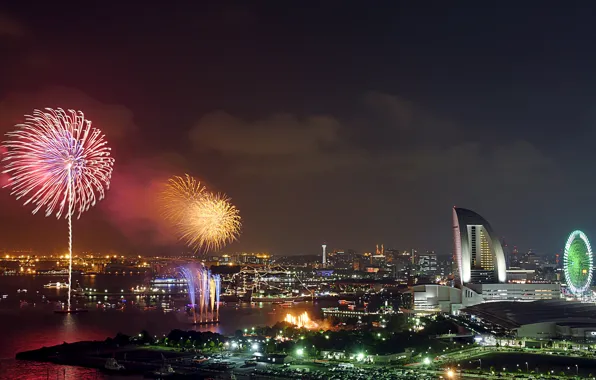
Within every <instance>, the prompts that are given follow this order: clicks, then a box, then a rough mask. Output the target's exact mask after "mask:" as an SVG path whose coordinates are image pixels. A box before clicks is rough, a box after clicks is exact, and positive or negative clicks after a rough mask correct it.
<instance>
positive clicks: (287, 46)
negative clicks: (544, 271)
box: [0, 2, 596, 254]
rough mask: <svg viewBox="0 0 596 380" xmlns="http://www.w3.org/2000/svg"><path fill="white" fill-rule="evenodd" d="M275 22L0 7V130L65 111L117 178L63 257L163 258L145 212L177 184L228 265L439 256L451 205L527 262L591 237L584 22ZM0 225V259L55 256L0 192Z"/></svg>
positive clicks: (239, 12) (256, 14)
mask: <svg viewBox="0 0 596 380" xmlns="http://www.w3.org/2000/svg"><path fill="white" fill-rule="evenodd" d="M289 8H292V7H284V6H280V5H276V4H275V3H274V2H272V3H270V4H269V5H268V6H266V7H265V6H263V7H261V6H258V5H233V4H222V3H221V2H205V3H202V4H200V5H196V4H194V5H193V4H183V5H181V7H180V8H179V9H175V8H167V9H164V10H158V9H145V10H144V11H143V13H142V14H139V10H138V8H137V7H136V6H134V5H131V4H119V3H110V2H105V3H102V4H101V6H100V5H90V10H89V11H88V12H87V13H86V14H85V15H84V16H80V15H77V16H76V17H74V16H73V15H74V14H75V13H76V12H77V7H76V6H73V4H69V2H63V3H61V4H51V5H50V4H39V5H37V6H36V7H33V9H30V7H27V6H25V5H23V4H18V3H14V4H6V5H3V6H2V7H1V8H0V52H1V53H2V55H3V57H6V59H4V60H3V63H2V64H3V70H0V73H1V74H0V89H1V90H0V115H1V116H0V132H2V133H5V132H7V131H9V130H11V129H12V128H13V126H14V125H15V123H17V122H19V121H21V120H22V117H23V115H24V114H27V113H30V112H31V111H32V110H33V109H34V108H41V107H46V106H47V107H59V106H62V107H64V108H80V109H81V110H82V111H83V112H85V115H87V116H88V117H89V118H90V120H93V122H94V125H97V126H98V127H99V128H101V129H102V130H103V131H105V133H106V136H107V137H108V138H109V139H110V143H111V145H112V146H113V150H114V154H117V156H118V158H119V165H118V167H117V168H116V169H115V171H114V176H113V183H112V189H111V190H110V193H109V194H108V196H107V197H106V200H105V201H102V202H100V203H99V204H98V205H97V207H95V208H94V209H92V210H90V211H89V212H88V213H87V214H86V215H85V218H83V219H81V221H80V222H79V223H78V224H77V235H76V239H77V241H75V245H76V246H79V247H82V248H84V249H85V250H97V251H106V252H109V251H116V252H123V253H129V252H141V251H142V252H148V253H158V252H164V251H168V250H176V249H178V248H176V247H177V246H176V244H175V237H173V236H171V235H170V234H168V232H167V230H166V229H165V228H164V226H163V225H161V224H160V223H159V221H157V220H156V212H155V210H153V209H152V207H151V204H150V202H149V201H148V199H150V195H148V192H150V191H152V190H154V187H153V186H154V185H155V181H161V180H163V179H164V178H167V177H169V176H171V175H180V174H181V173H185V172H189V173H190V174H191V175H194V176H197V177H198V178H201V180H203V181H206V182H207V184H208V185H209V186H210V187H211V188H213V189H214V191H225V192H226V194H227V195H228V196H229V197H230V198H231V199H232V200H233V202H234V204H235V205H237V207H238V209H239V210H240V211H241V212H242V215H243V218H244V220H245V223H244V227H243V231H242V235H241V237H240V239H239V240H238V242H236V243H233V244H232V245H231V246H230V250H233V251H263V250H265V251H270V252H276V253H277V252H279V253H285V254H300V253H304V252H315V251H316V250H318V248H320V244H321V242H323V241H328V242H330V244H331V243H332V242H341V243H340V244H338V245H341V246H342V247H351V248H354V249H356V250H360V251H364V250H366V249H367V247H370V246H371V245H372V244H376V243H377V242H378V243H381V242H383V243H385V244H386V246H396V247H419V249H434V250H436V251H437V252H438V253H440V254H444V253H445V252H446V250H447V249H450V247H451V231H450V230H449V229H448V228H446V227H445V226H446V225H448V223H449V221H450V218H449V215H448V210H449V208H451V207H452V206H453V205H457V206H462V207H466V208H469V209H473V210H477V211H478V212H479V213H480V214H482V215H485V216H486V217H487V218H488V219H489V220H490V221H491V223H493V224H494V225H497V226H499V234H500V235H499V236H500V237H502V236H506V237H507V241H508V242H510V244H511V245H515V246H518V247H523V250H527V249H530V248H533V249H534V250H535V251H537V252H542V253H545V254H550V253H554V252H558V251H560V250H561V249H562V247H561V243H560V242H561V241H563V240H564V238H565V236H566V234H567V231H570V230H574V229H577V228H581V229H582V230H585V231H586V233H587V234H588V235H593V233H592V232H593V231H596V220H595V219H594V218H593V217H592V216H591V213H589V209H590V207H589V205H590V204H592V203H593V202H594V198H593V195H592V193H591V191H590V190H589V189H590V188H591V186H590V181H592V180H591V179H590V176H589V175H588V176H586V175H585V173H590V170H591V168H590V166H589V162H591V160H592V159H593V158H594V157H593V153H592V150H591V149H590V147H589V145H588V144H589V142H590V141H591V140H592V139H591V137H592V135H593V132H592V128H591V124H592V120H593V111H592V109H593V105H592V104H593V100H592V95H591V92H592V90H591V88H592V87H593V86H591V81H592V80H593V73H592V70H591V69H590V67H591V66H592V65H590V64H588V63H589V62H591V61H593V60H596V57H595V56H594V54H593V53H592V52H588V51H586V49H583V48H582V46H584V45H583V44H585V45H589V44H590V43H591V42H592V41H593V40H594V39H596V35H595V34H594V33H592V32H580V30H581V26H582V25H585V26H589V25H591V20H589V19H588V18H587V16H585V15H587V14H589V12H581V13H578V12H575V11H574V9H573V8H572V7H559V6H554V5H548V4H545V5H544V9H543V11H544V14H543V15H542V17H541V18H534V17H530V16H531V15H532V14H533V13H532V12H533V8H532V7H531V6H529V5H527V6H526V5H522V6H519V7H517V8H516V10H515V12H511V9H509V8H508V7H499V8H493V7H489V8H490V12H488V13H487V12H486V10H485V9H481V8H482V7H479V6H478V5H474V4H470V5H465V4H460V5H457V6H451V5H446V4H436V6H435V7H434V8H433V9H432V10H429V9H424V8H423V7H419V6H418V5H416V4H409V3H405V2H404V3H400V2H397V3H394V4H390V5H388V7H379V8H378V9H370V10H369V11H368V12H369V14H368V17H367V20H366V22H361V9H360V7H358V6H355V5H346V6H345V7H342V8H341V9H338V8H337V7H336V6H333V5H331V4H326V5H321V6H318V7H317V8H316V10H314V9H310V8H308V7H305V8H304V9H293V8H292V9H289ZM445 14H448V15H449V16H450V17H448V18H445V17H443V15H445ZM472 14H474V15H476V16H474V17H471V16H470V15H472ZM561 15H567V16H568V17H557V16H561ZM105 20H110V21H109V22H108V23H106V22H104V21H105ZM494 20H500V21H499V22H497V21H494ZM553 20H554V21H553ZM458 21H459V22H458ZM98 23H99V24H101V25H102V27H101V28H97V27H96V26H97V24H98ZM307 25H308V28H307V29H308V30H309V32H308V33H304V29H305V27H306V26H307ZM488 25H491V26H492V27H493V28H494V29H491V27H488ZM569 25H576V26H578V27H577V28H568V27H569ZM460 27H461V28H464V29H465V33H463V34H462V32H463V31H462V30H461V29H459V28H460ZM590 30H591V29H590ZM558 32H560V33H563V34H564V35H565V36H566V38H563V39H561V38H558V39H557V38H554V36H556V35H554V34H553V33H558ZM472 36H473V37H472ZM518 36H525V37H524V38H521V39H520V38H518ZM567 40H572V41H580V42H581V43H582V44H580V43H579V42H578V43H577V44H567V43H565V44H562V43H561V41H567ZM478 41H482V43H480V44H479V43H478ZM544 41H549V42H550V44H547V45H546V47H545V44H544ZM50 47H51V48H50ZM537 47H540V48H537ZM470 51H474V54H473V55H472V56H470V54H471V53H469V52H470ZM240 57H241V58H240ZM370 57H375V59H370ZM563 58H564V59H563ZM509 60H517V62H519V64H517V65H515V70H509V69H507V70H506V69H504V67H509V66H508V63H510V61H509ZM577 62H582V63H586V64H585V66H582V65H580V64H579V63H577ZM347 63H349V64H347ZM538 65H544V66H542V67H543V68H544V70H543V71H536V70H535V67H537V66H538ZM586 177H587V179H586ZM5 181H6V177H2V179H0V182H1V183H2V184H4V183H5ZM584 181H587V182H588V183H587V184H586V183H584ZM0 207H2V213H1V215H0V225H2V228H1V229H0V243H1V244H0V245H2V246H6V247H7V248H11V249H13V248H14V249H18V248H25V247H24V246H23V245H24V244H27V245H28V247H27V248H33V249H36V250H44V249H46V250H49V251H52V250H57V249H62V247H64V246H65V245H66V242H64V241H63V239H62V238H61V234H60V231H61V230H62V229H63V226H62V225H60V224H59V223H55V221H52V220H45V219H44V218H43V217H41V216H31V215H29V211H31V210H27V209H22V208H21V207H20V206H19V205H18V203H17V202H14V200H12V199H11V198H10V196H9V195H8V191H6V189H4V190H2V191H0ZM547 209H548V215H549V217H544V214H545V213H546V211H545V210H547ZM370 249H372V248H370ZM400 249H401V248H400Z"/></svg>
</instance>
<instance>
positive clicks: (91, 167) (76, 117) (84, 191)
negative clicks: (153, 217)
mask: <svg viewBox="0 0 596 380" xmlns="http://www.w3.org/2000/svg"><path fill="white" fill-rule="evenodd" d="M16 127H17V129H16V130H15V131H13V132H9V133H7V134H6V136H7V140H6V141H4V142H3V143H2V145H3V146H4V147H5V148H6V149H7V153H6V155H5V157H4V158H3V159H2V161H3V162H4V163H5V164H4V171H3V173H6V174H8V175H10V177H11V178H10V181H9V182H8V184H7V185H5V187H10V188H11V195H14V196H16V198H17V199H21V198H24V199H25V202H24V205H28V204H33V205H34V209H33V214H35V213H37V212H38V211H39V210H40V209H41V208H44V207H45V214H46V216H50V215H52V214H55V215H56V217H57V218H61V217H62V216H64V217H65V218H66V219H67V220H68V235H69V237H68V240H69V242H68V253H69V274H68V309H67V310H68V311H70V295H71V279H72V216H73V215H74V214H75V213H76V214H77V218H79V217H80V216H81V214H82V213H83V212H85V211H87V210H88V209H89V208H90V207H91V206H94V205H95V204H96V202H97V201H99V200H101V199H103V197H104V196H105V191H106V189H108V188H109V186H110V178H111V175H112V168H113V165H114V158H112V157H111V155H110V148H109V147H108V145H107V142H106V141H105V140H104V136H103V135H102V133H101V131H100V130H99V129H97V128H92V127H91V121H89V120H86V119H85V116H84V115H83V113H82V112H80V111H74V110H68V111H64V110H63V109H61V108H58V109H56V110H54V109H51V108H46V109H45V110H43V111H42V110H34V111H33V114H32V115H26V116H25V122H24V123H23V124H18V125H16Z"/></svg>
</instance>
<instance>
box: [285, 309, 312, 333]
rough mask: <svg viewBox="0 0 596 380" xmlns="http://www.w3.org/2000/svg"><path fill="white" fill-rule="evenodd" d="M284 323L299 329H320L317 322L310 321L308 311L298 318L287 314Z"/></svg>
mask: <svg viewBox="0 0 596 380" xmlns="http://www.w3.org/2000/svg"><path fill="white" fill-rule="evenodd" d="M284 321H285V322H288V323H290V324H292V325H295V326H297V327H299V328H302V327H305V328H307V329H315V328H318V327H319V325H318V324H317V323H316V322H315V321H313V320H311V319H310V317H309V316H308V313H307V312H306V311H305V312H304V313H302V314H300V315H299V316H297V317H295V316H293V315H292V314H289V313H288V314H286V318H285V319H284Z"/></svg>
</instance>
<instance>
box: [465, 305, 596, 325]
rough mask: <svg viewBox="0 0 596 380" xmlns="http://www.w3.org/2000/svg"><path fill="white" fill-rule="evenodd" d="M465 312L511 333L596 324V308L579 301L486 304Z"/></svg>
mask: <svg viewBox="0 0 596 380" xmlns="http://www.w3.org/2000/svg"><path fill="white" fill-rule="evenodd" d="M462 311H463V312H466V313H469V314H473V315H477V316H478V317H480V318H482V319H484V320H486V321H488V322H491V323H494V324H496V325H500V326H502V327H505V328H508V329H513V328H517V327H520V326H522V325H527V324H532V323H539V322H556V323H557V324H561V325H563V324H564V325H569V326H573V325H577V326H579V325H585V324H596V305H595V304H591V303H582V302H579V301H564V300H543V301H534V302H487V303H483V304H479V305H474V306H470V307H467V308H465V309H463V310H462Z"/></svg>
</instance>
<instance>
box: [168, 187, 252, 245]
mask: <svg viewBox="0 0 596 380" xmlns="http://www.w3.org/2000/svg"><path fill="white" fill-rule="evenodd" d="M180 227H181V234H182V235H181V239H183V240H184V241H186V243H187V244H188V245H189V246H190V247H193V248H195V249H200V248H204V249H206V250H219V249H221V248H222V247H223V246H224V245H226V244H228V243H231V242H232V241H234V240H236V239H237V238H238V234H239V232H240V227H241V222H240V213H239V211H238V209H237V208H236V207H235V206H234V205H232V204H231V203H230V199H229V198H227V197H226V196H225V195H223V194H214V193H210V192H207V193H205V194H204V195H203V197H201V199H200V200H198V201H196V202H193V203H192V204H191V205H190V210H189V213H188V218H187V220H185V221H184V222H183V223H182V224H181V226H180Z"/></svg>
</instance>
